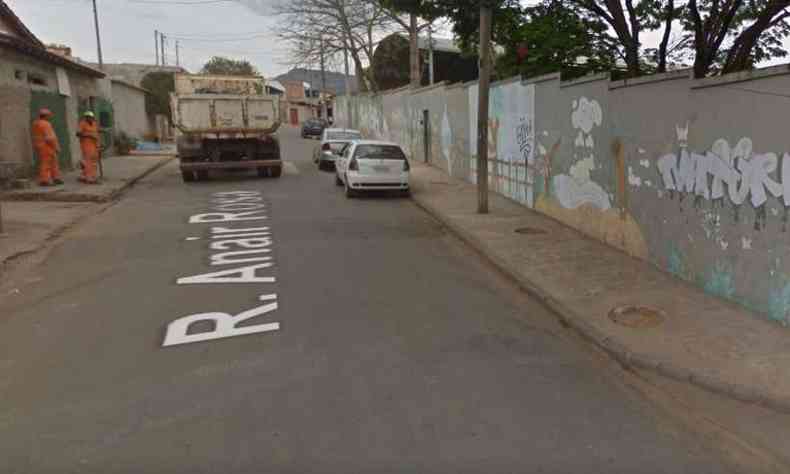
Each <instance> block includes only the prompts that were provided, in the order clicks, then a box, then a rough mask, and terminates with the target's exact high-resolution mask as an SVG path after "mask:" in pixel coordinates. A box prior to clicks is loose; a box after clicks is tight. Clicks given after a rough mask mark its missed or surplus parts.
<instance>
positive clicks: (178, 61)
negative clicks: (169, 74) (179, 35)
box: [176, 40, 181, 66]
mask: <svg viewBox="0 0 790 474" xmlns="http://www.w3.org/2000/svg"><path fill="white" fill-rule="evenodd" d="M176 66H181V58H180V57H179V55H178V40H176Z"/></svg>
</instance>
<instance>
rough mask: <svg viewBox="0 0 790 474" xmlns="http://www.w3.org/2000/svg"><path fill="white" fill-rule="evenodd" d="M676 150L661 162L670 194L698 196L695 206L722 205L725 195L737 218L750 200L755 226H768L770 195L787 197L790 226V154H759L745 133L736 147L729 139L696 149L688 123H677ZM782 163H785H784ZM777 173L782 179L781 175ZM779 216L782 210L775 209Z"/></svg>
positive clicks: (786, 203) (658, 166)
mask: <svg viewBox="0 0 790 474" xmlns="http://www.w3.org/2000/svg"><path fill="white" fill-rule="evenodd" d="M676 131H677V138H678V148H679V150H678V151H677V152H676V153H670V154H666V155H663V156H661V157H660V158H659V159H658V161H657V163H656V166H657V168H658V171H659V174H660V175H661V180H662V182H663V184H664V188H665V190H666V192H667V194H668V195H669V198H670V199H674V198H675V196H676V195H677V196H678V199H679V201H680V202H681V209H682V205H683V202H684V200H685V198H686V197H687V196H693V197H694V204H693V205H694V206H695V207H700V206H701V205H702V203H703V202H706V201H710V202H711V203H712V205H713V207H714V208H722V207H723V206H724V201H725V199H726V200H728V201H729V202H730V204H731V205H732V211H733V218H734V220H735V221H736V222H738V221H739V220H740V209H741V206H742V205H743V204H745V203H747V202H748V203H749V204H751V205H752V207H753V208H754V209H755V220H754V229H755V230H761V229H764V228H765V225H766V221H767V214H768V213H767V209H766V203H767V201H768V197H769V195H770V196H773V197H775V198H777V199H778V198H780V197H781V198H783V204H784V205H783V206H782V207H783V217H782V221H783V230H785V231H786V230H787V220H788V209H790V154H788V153H784V154H783V156H782V158H781V163H780V158H779V156H778V155H777V154H776V153H771V152H769V153H755V152H754V147H753V143H752V140H751V138H748V137H743V138H741V139H740V140H738V142H737V143H736V144H735V146H731V145H730V143H729V142H728V141H727V140H726V139H723V138H720V139H718V140H716V141H715V142H713V145H712V146H711V148H710V150H707V151H706V152H704V153H696V152H693V151H689V149H688V124H686V125H685V126H684V127H683V126H678V127H677V128H676ZM780 164H781V166H780ZM775 178H778V180H777V179H775ZM772 211H773V213H775V215H777V214H778V211H777V210H776V209H773V210H772Z"/></svg>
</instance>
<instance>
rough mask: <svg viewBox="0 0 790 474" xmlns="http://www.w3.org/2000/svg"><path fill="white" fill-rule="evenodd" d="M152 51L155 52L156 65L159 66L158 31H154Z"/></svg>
mask: <svg viewBox="0 0 790 474" xmlns="http://www.w3.org/2000/svg"><path fill="white" fill-rule="evenodd" d="M154 51H156V65H157V66H159V30H154Z"/></svg>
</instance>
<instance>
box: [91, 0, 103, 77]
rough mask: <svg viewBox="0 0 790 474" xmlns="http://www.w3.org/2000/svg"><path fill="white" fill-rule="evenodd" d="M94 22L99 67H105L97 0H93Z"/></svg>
mask: <svg viewBox="0 0 790 474" xmlns="http://www.w3.org/2000/svg"><path fill="white" fill-rule="evenodd" d="M93 24H94V26H95V27H96V49H97V50H98V53H99V69H104V60H103V59H102V55H101V37H100V35H99V13H98V12H97V11H96V0H93Z"/></svg>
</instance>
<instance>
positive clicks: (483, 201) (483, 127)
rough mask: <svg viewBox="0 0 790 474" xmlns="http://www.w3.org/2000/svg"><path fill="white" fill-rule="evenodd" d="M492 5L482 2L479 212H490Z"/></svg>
mask: <svg viewBox="0 0 790 474" xmlns="http://www.w3.org/2000/svg"><path fill="white" fill-rule="evenodd" d="M490 53H491V7H490V6H487V5H486V2H485V0H482V1H481V2H480V81H479V83H478V84H479V85H478V88H477V96H478V97H477V98H478V105H477V213H478V214H488V93H489V89H490V85H491V59H490Z"/></svg>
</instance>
